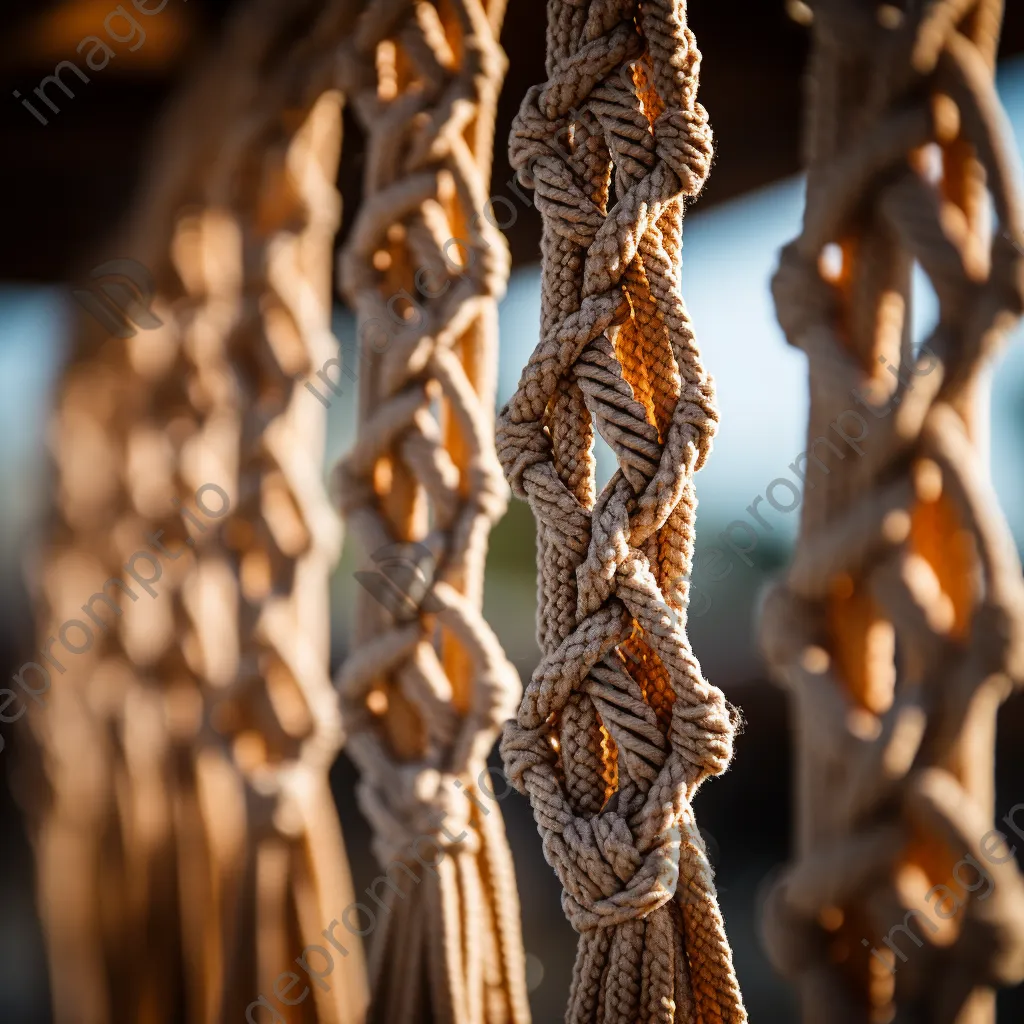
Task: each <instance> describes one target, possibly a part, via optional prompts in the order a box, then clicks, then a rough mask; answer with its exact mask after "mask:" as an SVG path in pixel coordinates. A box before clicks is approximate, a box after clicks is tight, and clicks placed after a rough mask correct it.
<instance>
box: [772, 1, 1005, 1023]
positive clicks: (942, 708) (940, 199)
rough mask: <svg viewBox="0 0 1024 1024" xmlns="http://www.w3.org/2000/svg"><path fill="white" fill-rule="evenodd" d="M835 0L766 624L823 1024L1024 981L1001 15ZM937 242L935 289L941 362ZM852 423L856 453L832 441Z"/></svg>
mask: <svg viewBox="0 0 1024 1024" xmlns="http://www.w3.org/2000/svg"><path fill="white" fill-rule="evenodd" d="M813 13H814V42H813V54H812V58H811V66H810V74H809V77H808V83H809V99H810V116H809V119H808V140H807V141H808V150H809V152H808V156H809V162H810V165H809V169H808V179H807V208H806V212H805V217H804V227H803V231H802V233H801V235H800V237H799V238H797V239H796V240H795V241H794V242H792V243H791V244H790V245H788V246H787V247H786V248H785V249H784V250H783V253H782V258H781V263H780V267H779V270H778V273H777V274H776V277H775V281H774V292H775V299H776V305H777V308H778V315H779V320H780V322H781V324H782V326H783V328H784V330H785V333H786V336H787V338H788V340H789V342H790V344H792V345H794V346H797V347H799V348H801V349H803V351H804V352H806V354H807V357H808V361H809V367H810V391H811V411H810V424H809V430H808V450H809V451H812V452H815V451H816V455H817V456H818V457H820V458H821V461H820V462H819V463H818V465H819V466H820V467H821V468H820V469H816V468H815V467H814V466H809V468H808V479H807V485H806V488H805V504H804V508H803V520H802V524H801V535H800V539H799V542H798V545H797V550H796V554H795V556H794V561H793V564H792V566H791V567H790V569H789V571H788V574H787V576H786V577H785V580H784V582H782V583H781V584H780V585H778V586H777V587H776V588H775V589H774V590H773V591H772V592H771V593H770V595H769V596H768V598H767V600H766V603H765V606H764V611H763V618H762V623H761V632H762V642H763V644H764V647H765V650H766V652H767V655H768V658H769V660H770V662H771V664H772V665H773V667H774V670H775V672H776V674H777V675H778V677H779V678H780V679H781V680H782V681H784V682H785V683H786V684H787V685H788V686H789V687H790V688H791V689H792V692H793V695H794V700H795V705H796V713H797V719H798V737H799V743H800V750H799V756H800V768H799V790H800V792H799V796H800V823H799V835H798V853H797V859H796V861H795V863H794V864H793V865H792V866H791V867H790V868H789V869H788V871H787V872H786V874H785V875H784V876H783V877H782V878H781V880H780V881H779V882H778V884H777V885H776V887H775V888H774V890H773V892H772V895H771V897H770V899H769V903H768V906H767V908H766V920H765V937H766V943H767V946H768V949H769V952H770V954H771V956H772V959H773V961H774V962H775V963H776V965H777V966H778V968H779V969H780V970H781V971H782V972H783V973H784V974H786V975H787V976H788V977H790V978H792V979H794V980H795V981H796V982H797V984H798V986H799V990H800V995H801V1000H802V1007H803V1020H804V1021H805V1022H807V1024H867V1022H869V1021H879V1020H900V1021H910V1020H913V1021H922V1022H924V1021H927V1022H928V1024H942V1022H949V1024H953V1022H954V1021H955V1022H956V1024H991V1022H992V1021H993V1020H994V1019H995V1001H994V994H993V991H992V988H993V987H994V986H998V985H1009V984H1014V983H1016V982H1019V981H1020V980H1021V979H1022V978H1024V884H1022V881H1021V877H1020V875H1019V873H1018V872H1017V870H1016V867H1015V866H1014V863H1013V859H1012V857H1009V858H1005V857H1001V856H998V854H999V851H998V849H995V851H993V848H992V845H991V842H988V843H986V842H984V838H985V837H986V835H988V833H989V831H990V830H991V829H992V826H993V792H992V776H993V751H994V725H995V716H996V711H997V708H998V705H999V703H1000V701H1001V700H1002V699H1003V698H1005V697H1006V695H1007V694H1008V693H1009V691H1010V689H1011V687H1012V685H1013V684H1017V685H1020V683H1021V682H1022V680H1024V583H1022V579H1021V566H1020V563H1019V561H1018V558H1017V554H1016V550H1015V547H1014V544H1013V540H1012V538H1011V536H1010V534H1009V531H1008V529H1007V527H1006V524H1005V522H1004V521H1003V518H1002V516H1001V515H1000V513H999V510H998V504H997V502H996V498H995V495H994V494H993V492H992V489H991V485H990V483H989V479H988V471H987V452H986V442H985V440H984V436H985V427H984V419H985V416H986V413H987V393H988V371H989V368H990V366H991V362H992V357H993V356H994V354H995V352H996V350H997V349H998V347H999V345H1000V343H1001V342H1002V341H1003V339H1004V338H1005V336H1006V333H1007V331H1008V330H1009V329H1010V327H1011V326H1012V325H1013V323H1014V322H1015V321H1016V319H1017V318H1018V317H1019V316H1020V314H1021V311H1022V308H1024V260H1022V258H1021V256H1020V253H1019V252H1018V250H1017V249H1016V248H1015V245H1014V244H1013V242H1012V241H1011V239H1015V240H1018V241H1019V240H1020V239H1021V238H1022V237H1024V236H1022V231H1024V207H1022V201H1021V191H1020V183H1019V174H1018V169H1017V166H1016V160H1015V157H1014V154H1013V151H1012V149H1011V148H1010V145H1009V142H1008V138H1009V135H1008V131H1007V127H1006V124H1005V120H1004V116H1003V113H1002V110H1001V108H1000V106H999V102H998V99H997V96H996V92H995V87H994V75H993V66H994V60H995V52H996V43H997V39H998V31H999V24H1000V18H1001V14H1002V7H1001V4H1000V2H999V0H936V2H931V3H924V4H915V5H907V7H906V9H904V10H900V9H897V8H896V7H894V6H888V5H885V6H878V7H876V6H875V5H873V4H863V3H855V2H852V0H828V2H820V3H816V4H814V5H813ZM986 188H987V192H986ZM989 199H991V204H992V208H993V209H994V212H995V215H996V217H997V218H998V222H999V227H1000V229H1001V233H1000V232H996V233H995V234H993V233H992V232H991V230H990V228H989V226H988V224H987V219H988V201H989ZM830 245H832V246H836V247H838V248H836V249H834V250H832V251H831V253H830V251H829V250H828V248H827V247H828V246H830ZM823 255H824V256H825V257H826V258H824V259H823ZM915 261H916V262H917V263H918V264H919V265H920V267H921V268H922V269H923V270H924V272H925V273H926V274H927V276H928V278H929V280H930V281H931V284H932V285H933V287H934V289H935V294H936V295H937V297H938V306H939V317H938V323H937V324H936V326H935V328H934V330H933V331H932V333H931V334H930V336H929V337H928V339H927V348H926V349H922V350H921V351H920V352H917V353H915V351H914V348H913V345H912V341H911V338H910V332H909V299H910V269H911V266H912V263H913V262H915ZM834 423H839V424H840V427H841V429H842V430H843V431H845V434H846V436H851V437H852V436H856V442H855V444H856V447H855V448H846V449H839V448H835V450H834V451H832V452H831V454H830V451H829V447H828V446H822V445H820V444H818V445H817V447H816V445H815V442H816V441H820V440H821V439H822V438H824V436H825V434H826V433H827V432H828V431H829V427H830V425H831V424H834ZM833 436H834V435H833ZM837 453H838V458H837V457H836V454H837ZM986 846H987V848H988V849H987V852H986ZM993 852H995V853H996V854H997V857H995V858H993V857H991V856H989V855H988V854H991V853H993ZM968 857H970V858H973V861H974V865H978V866H980V870H981V871H983V872H986V873H987V875H988V876H989V877H990V878H991V881H992V888H991V891H989V892H987V893H985V894H984V896H982V894H981V893H979V892H978V889H979V888H981V885H980V884H979V883H980V879H979V878H978V877H977V871H978V869H977V868H975V867H974V866H973V865H972V866H970V867H968V866H967V865H969V864H970V863H971V862H970V860H967V859H966V858H968Z"/></svg>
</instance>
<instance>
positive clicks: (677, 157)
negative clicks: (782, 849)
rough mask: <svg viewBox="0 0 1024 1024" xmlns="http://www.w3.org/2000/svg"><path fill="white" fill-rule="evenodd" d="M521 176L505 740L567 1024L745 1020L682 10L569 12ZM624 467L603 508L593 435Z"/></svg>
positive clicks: (501, 450) (529, 103)
mask: <svg viewBox="0 0 1024 1024" xmlns="http://www.w3.org/2000/svg"><path fill="white" fill-rule="evenodd" d="M548 12H549V20H548V35H547V46H548V54H547V71H548V81H547V82H546V83H545V84H544V85H543V86H538V87H534V88H533V89H531V90H530V92H529V93H528V94H527V96H526V98H525V100H524V102H523V105H522V108H521V110H520V113H519V116H518V118H517V121H516V123H515V126H514V128H513V132H512V139H511V156H512V161H513V164H514V165H515V166H516V167H517V168H518V169H519V170H520V173H521V175H522V177H521V179H520V180H522V181H523V182H524V183H525V184H527V185H530V184H532V185H533V186H534V187H535V188H536V202H537V206H538V208H539V209H540V212H541V215H542V219H543V241H542V253H543V270H542V282H543V285H542V287H543V295H542V317H541V338H540V342H539V344H538V345H537V348H536V349H535V351H534V353H533V355H532V356H531V358H530V361H529V363H528V365H527V367H526V369H525V371H524V373H523V376H522V379H521V381H520V385H519V389H518V391H517V392H516V394H515V395H514V397H513V398H512V399H511V401H510V402H509V403H508V405H507V406H506V407H505V408H504V409H503V410H502V412H501V414H500V417H499V424H498V454H499V458H500V459H501V462H502V465H503V467H504V470H505V474H506V476H507V477H508V480H509V482H510V483H511V485H512V489H513V492H514V493H515V494H516V495H517V496H518V497H520V498H525V499H526V500H528V501H529V503H530V506H531V508H532V509H533V512H534V515H535V517H536V519H537V541H538V575H539V610H538V631H539V640H540V643H541V646H542V649H543V659H542V661H541V664H540V666H539V667H538V668H537V670H536V672H535V673H534V676H533V679H532V681H531V682H530V684H529V686H528V687H527V689H526V693H525V694H524V697H523V701H522V705H521V707H520V709H519V713H518V718H517V719H516V720H515V721H514V722H510V723H509V724H508V725H507V726H506V730H505V735H504V739H503V744H502V751H503V755H504V758H505V765H506V769H507V771H508V775H509V779H510V781H511V782H512V783H513V784H514V785H515V786H516V787H517V788H518V789H519V790H520V791H521V792H524V793H527V794H528V795H529V797H530V800H531V802H532V804H533V809H534V815H535V818H536V820H537V825H538V828H539V830H540V833H541V836H542V839H543V847H544V854H545V857H546V858H547V860H548V862H549V863H550V864H551V865H552V867H553V868H554V869H555V871H556V872H557V874H558V877H559V879H560V880H561V882H562V885H563V887H564V894H563V898H562V905H563V908H564V910H565V912H566V915H567V916H568V918H569V920H570V922H571V923H572V925H573V927H574V928H575V929H576V930H577V931H578V932H580V941H579V949H578V954H577V960H576V970H575V975H574V978H573V985H572V992H571V994H570V1000H569V1008H568V1012H567V1015H566V1020H567V1021H570V1022H572V1024H584V1022H591V1021H593V1022H598V1021H600V1022H603V1024H612V1022H621V1024H626V1022H629V1024H633V1022H636V1021H645V1022H647V1021H666V1022H668V1021H679V1022H682V1021H686V1022H698V1021H702V1022H711V1021H730V1022H735V1021H743V1020H746V1013H745V1011H744V1009H743V1006H742V1002H741V998H740V993H739V989H738V986H737V983H736V978H735V975H734V972H733V967H732V958H731V952H730V949H729V946H728V942H727V940H726V937H725V932H724V926H723V922H722V918H721V914H720V912H719V909H718V904H717V898H716V894H715V890H714V885H713V882H712V875H711V869H710V865H709V863H708V860H707V856H706V853H705V849H704V844H703V841H702V839H701V837H700V833H699V831H698V829H697V827H696V825H695V823H694V819H693V811H692V807H691V801H692V799H693V796H694V794H695V793H696V791H697V788H698V787H699V786H700V784H701V782H703V781H704V779H705V778H707V777H708V776H709V775H717V774H720V773H721V772H723V771H724V770H725V768H726V767H727V765H728V763H729V760H730V758H731V756H732V737H733V732H734V728H735V719H734V715H733V710H732V709H731V708H730V707H729V706H728V705H727V703H726V701H725V698H724V697H723V695H722V693H721V692H720V691H719V690H718V689H716V688H715V687H713V686H710V685H709V684H708V683H707V682H706V681H705V680H704V679H703V677H702V676H701V672H700V666H699V664H698V662H697V659H696V658H695V657H694V655H693V653H692V651H691V650H690V645H689V642H688V640H687V638H686V633H685V617H686V616H685V607H686V599H687V584H686V582H685V577H686V576H687V575H688V572H689V568H690V564H691V559H692V554H693V540H694V534H693V528H694V518H695V513H696V496H695V493H694V487H693V474H694V473H695V472H696V470H697V469H699V468H700V466H701V465H702V464H703V462H704V460H705V459H706V458H707V455H708V453H709V451H710V448H711V439H712V435H713V434H714V431H715V427H716V423H717V418H718V414H717V411H716V409H715V406H714V388H713V383H712V380H711V377H710V376H709V375H708V374H707V373H706V372H705V370H704V368H703V366H702V365H701V362H700V357H699V353H698V349H697V344H696V339H695V336H694V332H693V329H692V326H691V323H690V319H689V316H688V314H687V311H686V307H685V305H684V304H683V299H682V295H681V291H680V270H681V244H682V212H683V200H684V197H686V196H696V195H697V194H698V192H699V191H700V189H701V186H702V184H703V181H704V179H705V176H706V175H707V173H708V170H709V167H710V163H711V156H712V146H711V130H710V128H709V127H708V123H707V114H706V112H705V110H704V108H703V107H702V106H701V105H700V104H699V103H697V101H696V90H697V81H698V72H699V65H700V53H699V51H698V50H697V47H696V44H695V40H694V37H693V34H692V33H691V32H690V30H689V29H688V28H687V26H686V17H685V14H686V12H685V5H684V4H683V3H682V2H678V0H653V2H649V3H643V4H642V5H641V4H638V3H636V2H635V0H634V2H629V0H591V2H578V3H569V2H563V0H551V2H550V3H549V7H548ZM595 428H596V430H597V431H598V432H599V433H600V435H601V436H602V437H603V438H604V440H605V441H606V442H607V443H608V444H609V445H610V447H611V448H612V450H613V451H614V453H615V456H616V459H617V461H618V469H617V470H616V472H615V473H614V475H613V476H612V478H611V479H610V480H609V481H608V483H607V484H606V485H605V487H604V488H603V489H602V490H601V492H600V494H596V483H595V463H594V455H593V445H594V430H595Z"/></svg>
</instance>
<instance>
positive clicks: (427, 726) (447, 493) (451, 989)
mask: <svg viewBox="0 0 1024 1024" xmlns="http://www.w3.org/2000/svg"><path fill="white" fill-rule="evenodd" d="M503 8H504V5H503V3H499V2H490V3H487V4H486V5H484V4H481V3H480V0H454V2H451V3H446V4H438V5H437V6H434V5H433V4H430V3H413V2H411V0H410V2H398V3H384V2H373V3H370V4H369V5H368V7H367V9H366V11H365V13H364V15H363V18H362V21H361V22H360V25H359V27H358V31H357V33H356V36H355V40H354V43H353V46H352V52H351V54H350V55H349V57H348V59H347V60H346V62H345V64H346V66H347V67H348V68H349V69H356V70H352V71H351V74H352V76H353V79H354V80H355V79H357V78H359V77H360V72H359V69H373V70H374V72H375V73H374V74H365V75H363V76H362V80H361V81H360V83H359V85H358V86H355V87H354V88H353V91H352V97H353V106H354V108H355V111H356V113H357V115H358V116H359V118H360V120H361V122H362V124H363V126H364V127H365V129H366V133H367V137H368V146H367V173H366V179H365V194H364V199H363V205H362V208H361V210H360V213H359V216H358V218H357V220H356V223H355V225H354V227H353V230H352V234H351V238H350V241H349V242H348V244H347V247H346V250H345V252H344V253H343V256H342V282H343V286H344V289H345V292H346V294H347V296H348V298H349V300H350V301H351V303H352V305H353V307H354V308H355V309H356V311H357V313H358V316H359V321H360V333H361V336H362V341H361V351H362V361H361V370H360V397H359V424H358V433H357V438H356V442H355V445H354V447H353V449H352V451H351V453H350V454H349V455H348V456H347V457H346V458H345V459H344V460H343V461H342V462H341V463H340V464H339V467H338V470H337V478H338V483H339V486H338V491H339V495H340V500H341V504H342V510H343V512H344V515H345V517H346V518H347V520H348V523H349V525H350V527H351V529H352V531H353V532H354V533H355V534H356V536H358V537H359V539H360V540H361V541H362V544H363V547H364V549H365V550H366V551H367V552H368V553H371V554H377V555H378V556H379V555H380V553H381V551H382V549H384V548H386V547H387V546H391V545H399V548H398V556H399V558H400V556H401V552H402V551H403V550H405V551H408V552H410V554H409V561H410V562H412V561H419V560H420V559H419V557H418V556H417V555H415V554H413V553H412V552H419V553H420V554H422V552H424V551H426V552H429V557H427V558H426V559H424V561H425V562H427V563H429V564H430V566H431V570H430V574H429V578H428V579H425V580H421V581H420V582H421V583H422V584H423V585H422V586H421V587H420V590H421V592H419V593H416V594H413V593H410V594H407V595H406V597H407V598H408V601H409V603H410V606H411V611H412V614H411V615H404V614H397V613H394V614H393V613H392V612H390V611H388V610H387V609H385V608H384V607H383V606H382V605H378V604H376V603H375V602H372V601H369V600H364V602H363V603H362V605H361V606H360V608H359V609H358V618H357V623H356V629H355V635H354V643H353V650H352V652H351V654H350V656H349V658H348V660H347V661H346V663H345V664H344V666H343V668H342V672H341V675H340V678H339V681H338V683H339V688H340V690H341V694H342V708H343V716H344V723H345V729H346V733H347V739H346V750H347V752H348V753H349V755H350V756H351V757H352V759H353V760H354V761H355V763H356V764H357V766H358V767H359V769H360V773H361V781H360V784H359V789H358V795H359V800H360V805H361V807H362V809H363V811H364V813H365V814H366V816H367V817H368V818H369V820H370V822H371V824H372V826H373V830H374V835H375V840H374V851H375V853H376V856H377V858H378V860H379V861H380V863H381V865H382V866H384V867H385V870H386V871H387V872H388V878H390V879H393V881H392V883H391V885H389V887H388V889H387V891H386V892H385V894H384V898H385V901H386V902H385V903H384V905H383V908H382V910H383V912H382V913H380V914H379V915H378V916H377V918H376V929H375V932H374V938H373V947H372V951H371V965H370V977H371V987H372V1000H371V1019H372V1020H375V1021H380V1022H387V1024H403V1022H407V1021H408V1022H414V1021H415V1022H418V1021H421V1020H424V1019H426V1018H427V1016H429V1018H430V1019H432V1020H434V1021H435V1022H438V1024H440V1022H453V1024H476V1022H480V1021H487V1022H494V1024H498V1022H510V1024H522V1022H526V1021H528V1020H529V1009H528V1005H527V1000H526V990H525V981H524V978H525V970H524V963H523V953H522V948H521V938H520V926H519V904H518V897H517V893H516V889H515V883H514V879H513V871H512V862H511V856H510V853H509V850H508V847H507V844H506V840H505V835H504V830H503V826H502V823H501V818H500V814H499V813H498V811H497V808H496V806H494V805H493V804H492V806H491V807H490V809H489V810H488V809H487V808H485V807H484V805H483V803H482V802H481V801H480V800H479V798H477V797H475V796H474V794H475V792H476V791H477V790H478V789H479V788H481V773H482V772H483V770H484V768H485V765H486V757H487V754H488V751H489V750H490V749H491V747H492V746H493V744H494V741H495V739H496V737H497V734H498V730H499V728H500V724H501V722H502V721H503V720H504V719H505V718H507V717H508V715H510V714H511V713H512V710H513V708H514V705H515V700H516V699H517V696H518V694H519V692H520V683H519V679H518V676H517V674H516V672H515V670H514V668H513V667H512V666H511V664H510V663H509V662H508V660H507V659H506V657H505V654H504V652H503V651H502V650H501V647H500V645H499V643H498V641H497V639H496V637H495V636H494V634H493V633H492V632H491V630H490V628H489V627H488V625H487V624H486V622H485V621H484V619H483V617H482V616H481V613H480V607H481V602H482V595H483V569H484V559H485V556H486V550H487V537H488V533H489V531H490V528H491V525H492V524H493V523H494V522H495V521H496V520H497V518H498V517H499V516H500V515H501V513H502V512H503V510H504V507H505V500H506V499H505V487H504V484H503V482H502V479H501V471H500V468H499V467H498V465H497V462H496V460H495V458H494V451H493V441H492V439H491V431H492V422H493V412H492V409H493V403H494V389H495V375H496V366H495V357H496V352H497V344H496V300H497V297H498V296H499V295H500V294H501V293H502V292H503V291H504V287H505V280H506V277H507V271H508V257H507V251H506V247H505V243H504V240H503V239H502V238H501V236H500V235H499V234H498V233H497V231H496V230H494V229H493V228H492V226H491V225H490V223H489V222H488V221H487V219H486V218H484V219H481V217H480V216H479V215H480V213H481V211H483V210H484V207H485V203H486V200H487V185H488V181H489V177H490V153H491V140H492V134H493V122H494V113H495V102H496V97H497V92H498V89H499V87H500V83H501V78H502V75H503V73H504V56H503V54H502V52H501V50H500V48H499V46H498V42H497V34H498V30H499V27H500V24H501V20H502V16H503ZM474 213H475V214H477V216H476V217H473V214H474ZM453 237H455V238H459V239H461V240H462V241H461V243H460V246H459V247H457V248H453V247H452V246H450V245H446V244H445V243H447V242H448V240H449V239H451V238H453ZM456 254H458V258H457V255H456ZM459 259H461V260H462V261H463V265H460V263H459ZM399 297H401V301H396V300H397V299H398V298H399ZM403 315H404V317H405V319H404V320H402V319H401V317H402V316H403ZM396 321H398V323H397V325H396ZM374 323H376V325H377V326H376V327H374V326H372V325H373V324H374ZM388 324H390V325H391V326H390V332H391V334H392V335H393V336H392V337H391V338H390V340H388V338H387V336H386V333H385V332H383V331H382V329H381V327H382V325H388ZM435 408H436V409H437V410H438V411H439V415H438V414H437V413H435V411H434V410H435ZM401 545H406V547H405V548H402V547H401ZM410 545H411V546H410ZM422 570H423V566H420V571H421V573H422ZM412 606H414V607H412ZM485 788H486V787H485ZM467 794H468V795H469V798H467ZM428 844H429V845H428ZM430 846H433V848H434V850H435V851H436V852H434V853H428V854H426V856H427V857H428V858H430V859H432V860H433V859H436V860H437V861H438V862H439V863H437V865H436V867H435V869H434V870H433V871H430V870H425V869H424V866H423V861H422V855H421V856H420V857H417V859H416V860H413V859H411V856H412V854H411V852H410V851H415V850H417V849H429V848H430Z"/></svg>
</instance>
